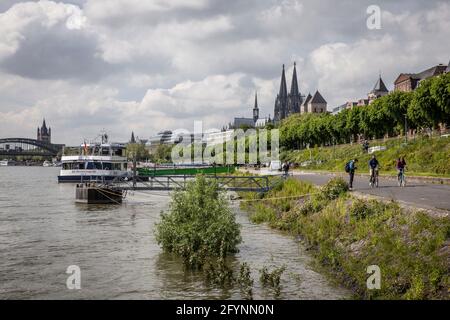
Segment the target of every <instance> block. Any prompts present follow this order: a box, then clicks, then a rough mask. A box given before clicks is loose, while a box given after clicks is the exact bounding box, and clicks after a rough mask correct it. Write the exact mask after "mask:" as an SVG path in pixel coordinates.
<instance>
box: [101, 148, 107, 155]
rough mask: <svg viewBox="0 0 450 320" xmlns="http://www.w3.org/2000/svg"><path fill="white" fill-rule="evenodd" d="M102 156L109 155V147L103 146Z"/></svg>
mask: <svg viewBox="0 0 450 320" xmlns="http://www.w3.org/2000/svg"><path fill="white" fill-rule="evenodd" d="M102 156H109V148H102Z"/></svg>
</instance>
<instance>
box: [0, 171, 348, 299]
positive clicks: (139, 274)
mask: <svg viewBox="0 0 450 320" xmlns="http://www.w3.org/2000/svg"><path fill="white" fill-rule="evenodd" d="M57 172H58V169H57V168H37V167H4V168H0V220H1V223H0V299H10V298H17V299H77V298H83V299H205V298H208V299H240V297H241V296H240V293H239V289H237V288H232V289H229V290H221V289H217V288H212V287H208V286H207V285H205V283H204V281H203V278H202V277H201V274H199V273H198V272H185V270H183V266H182V263H181V261H180V259H179V258H177V257H174V256H173V255H170V254H165V253H162V252H161V249H160V247H159V246H158V245H157V243H156V241H155V237H154V233H153V232H154V224H155V222H157V221H158V220H159V215H160V212H161V211H162V210H164V209H166V208H167V201H168V199H169V198H168V197H167V194H165V193H151V194H143V193H141V192H136V193H133V192H131V193H129V195H128V198H127V200H126V202H125V203H124V204H123V205H94V206H91V205H86V204H79V203H75V201H74V199H75V187H74V185H70V184H57V183H56V175H57ZM235 211H236V213H237V219H238V222H239V223H240V224H241V225H242V238H243V243H242V244H241V245H240V252H239V253H238V254H237V255H236V257H235V258H234V262H233V264H234V265H235V268H236V269H237V266H238V264H239V263H241V262H244V261H245V262H247V263H249V265H250V267H251V270H252V277H253V278H254V280H255V289H254V298H256V299H258V298H261V299H271V298H272V295H271V294H270V293H269V292H266V291H265V290H264V289H262V288H261V287H260V285H259V281H258V278H259V273H258V270H259V269H261V268H262V267H263V266H265V265H276V266H281V265H283V264H284V265H286V267H287V269H286V272H285V274H284V275H283V278H282V286H283V289H282V295H281V298H282V299H341V298H346V297H348V296H349V293H348V292H347V291H346V290H343V289H341V288H337V287H335V286H333V285H331V284H330V283H329V281H328V280H327V279H325V278H324V277H323V276H321V275H320V274H318V273H316V272H314V271H313V270H311V268H310V267H309V265H310V258H309V256H308V255H307V254H306V253H305V250H304V248H303V247H302V246H300V245H299V244H298V243H296V242H295V241H294V240H293V239H291V238H290V237H287V236H285V235H282V234H280V233H277V232H274V231H273V230H270V229H268V228H266V227H264V226H260V225H253V224H251V223H250V222H249V221H248V219H247V217H246V215H245V213H242V212H240V211H239V209H238V208H237V207H236V208H235ZM69 265H78V266H79V267H80V268H81V290H68V289H67V288H66V280H67V277H68V275H67V274H66V273H65V271H66V269H67V267H68V266H69Z"/></svg>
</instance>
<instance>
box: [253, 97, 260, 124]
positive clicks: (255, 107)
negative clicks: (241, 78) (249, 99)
mask: <svg viewBox="0 0 450 320" xmlns="http://www.w3.org/2000/svg"><path fill="white" fill-rule="evenodd" d="M258 119H259V108H258V92H257V91H255V106H254V108H253V121H254V122H255V123H256V121H257V120H258Z"/></svg>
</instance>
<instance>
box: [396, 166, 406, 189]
mask: <svg viewBox="0 0 450 320" xmlns="http://www.w3.org/2000/svg"><path fill="white" fill-rule="evenodd" d="M397 180H398V186H399V187H406V177H405V169H399V172H398V177H397Z"/></svg>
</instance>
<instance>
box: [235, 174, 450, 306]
mask: <svg viewBox="0 0 450 320" xmlns="http://www.w3.org/2000/svg"><path fill="white" fill-rule="evenodd" d="M345 185H346V184H345V183H344V182H343V181H341V182H339V181H338V180H337V179H334V180H333V182H331V183H328V184H327V185H325V186H324V187H322V188H321V189H319V188H317V187H315V186H313V185H312V184H310V183H307V182H302V181H298V180H294V179H289V180H287V181H286V182H285V183H284V184H282V185H279V186H278V187H277V188H275V189H273V190H272V191H270V192H269V193H268V194H266V195H265V196H263V197H262V198H261V197H258V195H256V194H251V195H250V194H242V195H241V196H242V197H243V200H242V202H241V207H242V208H243V209H244V210H246V211H247V212H249V216H250V219H251V221H253V222H255V223H267V224H268V225H269V226H270V227H272V228H275V229H280V230H285V231H287V232H289V233H290V234H291V235H293V236H294V237H296V238H299V239H301V241H302V242H303V243H304V244H305V245H307V246H308V248H309V250H310V252H311V253H312V254H313V255H314V256H315V258H316V261H317V262H318V264H319V265H320V266H321V267H322V268H323V270H324V271H325V272H326V273H328V274H329V275H330V276H332V277H333V278H335V279H337V280H339V282H340V283H342V284H343V285H345V286H346V287H348V288H350V289H351V290H352V291H353V292H354V294H355V295H356V296H357V297H358V298H360V299H449V298H450V297H449V291H448V288H449V287H450V282H449V267H450V239H449V236H450V220H449V218H448V217H436V216H432V215H429V214H427V213H425V212H423V211H416V210H412V209H407V208H404V207H403V208H402V207H401V206H400V205H399V204H398V203H395V202H389V203H386V202H382V201H377V200H368V199H367V200H366V199H358V198H357V197H354V196H351V195H350V194H348V193H347V192H346V190H345V187H344V186H345ZM371 265H377V266H379V268H380V271H381V288H380V289H379V290H370V289H368V288H367V283H366V281H367V278H368V276H369V275H368V274H367V272H366V271H367V267H368V266H371Z"/></svg>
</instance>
